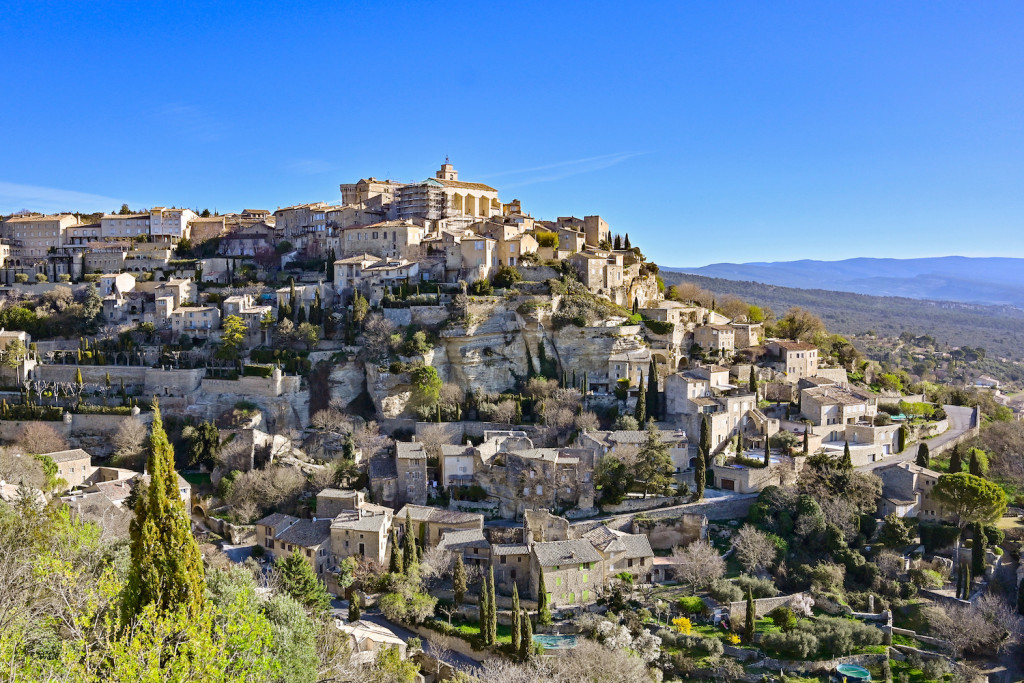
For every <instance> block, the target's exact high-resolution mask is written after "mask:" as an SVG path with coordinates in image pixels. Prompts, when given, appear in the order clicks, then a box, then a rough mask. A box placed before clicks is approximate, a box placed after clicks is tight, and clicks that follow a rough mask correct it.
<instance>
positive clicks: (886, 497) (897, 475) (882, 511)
mask: <svg viewBox="0 0 1024 683" xmlns="http://www.w3.org/2000/svg"><path fill="white" fill-rule="evenodd" d="M875 474H877V475H878V476H879V477H881V479H882V496H881V498H879V500H878V516H879V517H885V516H886V515H888V514H890V513H893V512H895V513H896V514H897V515H899V516H901V517H917V518H918V519H919V520H921V521H926V522H937V521H943V520H945V519H946V513H945V511H944V510H943V508H942V505H941V504H939V502H938V501H936V500H935V499H934V497H933V496H932V491H933V490H934V488H935V485H936V484H937V483H938V481H939V477H940V476H941V473H940V472H936V471H935V470H930V469H928V468H926V467H921V466H920V465H915V464H914V463H911V462H901V463H896V464H894V465H888V466H885V467H879V468H878V469H876V470H875Z"/></svg>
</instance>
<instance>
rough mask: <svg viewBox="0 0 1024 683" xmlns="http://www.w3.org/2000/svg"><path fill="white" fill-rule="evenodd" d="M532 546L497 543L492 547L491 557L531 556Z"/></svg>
mask: <svg viewBox="0 0 1024 683" xmlns="http://www.w3.org/2000/svg"><path fill="white" fill-rule="evenodd" d="M529 554H530V546H529V545H528V544H526V543H495V544H493V545H491V555H529Z"/></svg>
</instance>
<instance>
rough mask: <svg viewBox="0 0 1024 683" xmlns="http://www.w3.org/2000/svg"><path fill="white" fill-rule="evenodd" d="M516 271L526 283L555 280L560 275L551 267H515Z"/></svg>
mask: <svg viewBox="0 0 1024 683" xmlns="http://www.w3.org/2000/svg"><path fill="white" fill-rule="evenodd" d="M516 270H518V271H519V274H520V275H522V276H523V280H526V281H527V282H547V281H548V280H557V279H558V278H559V277H561V275H562V274H561V273H560V272H559V271H557V270H555V269H554V268H552V267H551V266H516Z"/></svg>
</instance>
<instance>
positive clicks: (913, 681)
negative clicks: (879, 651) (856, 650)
mask: <svg viewBox="0 0 1024 683" xmlns="http://www.w3.org/2000/svg"><path fill="white" fill-rule="evenodd" d="M889 668H890V669H892V679H893V680H894V681H897V680H899V678H900V674H906V675H907V679H908V680H909V681H910V683H929V682H930V681H931V679H929V678H925V675H924V672H923V671H921V670H920V669H913V668H911V666H910V665H909V664H907V663H906V662H898V661H896V660H895V659H890V660H889ZM872 673H874V671H873V670H872ZM952 678H953V676H952V675H951V674H946V675H945V676H944V677H943V680H946V681H948V680H952Z"/></svg>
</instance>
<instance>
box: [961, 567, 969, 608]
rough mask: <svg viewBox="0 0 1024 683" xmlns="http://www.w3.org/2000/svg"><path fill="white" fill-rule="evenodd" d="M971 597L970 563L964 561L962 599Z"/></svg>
mask: <svg viewBox="0 0 1024 683" xmlns="http://www.w3.org/2000/svg"><path fill="white" fill-rule="evenodd" d="M970 597H971V565H969V564H967V563H966V562H964V595H963V598H961V599H962V600H967V599H969V598H970Z"/></svg>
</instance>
